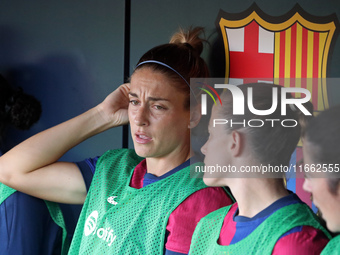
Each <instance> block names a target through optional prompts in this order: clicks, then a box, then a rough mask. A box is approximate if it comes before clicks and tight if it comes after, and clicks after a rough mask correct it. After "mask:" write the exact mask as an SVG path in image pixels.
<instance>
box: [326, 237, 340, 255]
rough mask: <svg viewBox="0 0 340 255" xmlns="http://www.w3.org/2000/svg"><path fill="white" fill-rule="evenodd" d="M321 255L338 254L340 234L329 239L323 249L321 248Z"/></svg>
mask: <svg viewBox="0 0 340 255" xmlns="http://www.w3.org/2000/svg"><path fill="white" fill-rule="evenodd" d="M321 255H340V235H338V236H335V237H334V238H333V239H332V240H330V241H329V243H328V244H327V246H326V247H325V249H323V250H322V252H321Z"/></svg>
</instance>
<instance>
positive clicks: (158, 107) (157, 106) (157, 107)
mask: <svg viewBox="0 0 340 255" xmlns="http://www.w3.org/2000/svg"><path fill="white" fill-rule="evenodd" d="M153 108H154V109H156V110H165V109H166V108H165V107H163V106H160V105H154V106H153Z"/></svg>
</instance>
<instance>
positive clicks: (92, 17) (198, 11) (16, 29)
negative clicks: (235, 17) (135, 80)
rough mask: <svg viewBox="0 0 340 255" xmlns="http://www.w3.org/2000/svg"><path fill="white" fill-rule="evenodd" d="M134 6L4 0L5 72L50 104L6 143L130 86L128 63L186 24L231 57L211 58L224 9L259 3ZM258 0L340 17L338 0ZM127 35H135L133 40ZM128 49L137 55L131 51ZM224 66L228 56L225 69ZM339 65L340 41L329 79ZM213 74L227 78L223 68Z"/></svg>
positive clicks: (117, 1) (1, 66)
mask: <svg viewBox="0 0 340 255" xmlns="http://www.w3.org/2000/svg"><path fill="white" fill-rule="evenodd" d="M126 3H129V1H123V0H114V1H113V0H100V1H93V0H81V1H80V0H72V1H70V0H30V1H27V0H1V1H0V73H1V74H3V75H4V76H5V77H6V78H7V79H8V80H9V81H10V82H11V84H12V85H13V86H20V87H22V88H23V89H24V91H25V92H27V93H30V94H32V95H34V96H35V97H36V98H38V99H39V100H40V101H41V103H42V108H43V113H42V117H41V119H40V121H39V122H38V123H37V124H36V125H34V126H33V128H31V130H29V131H25V132H23V131H17V130H14V129H13V128H9V130H8V133H7V136H6V137H7V141H6V143H5V147H6V148H10V147H12V146H13V145H15V144H16V143H18V142H20V141H22V140H23V139H25V138H27V137H29V136H31V135H32V134H35V133H37V132H39V131H41V130H44V129H46V128H49V127H51V126H54V125H56V124H58V123H60V122H63V121H65V120H67V119H69V118H72V117H74V116H76V115H78V114H80V113H82V112H84V111H86V110H87V109H89V108H91V107H93V106H95V105H97V104H98V103H100V102H101V101H102V100H103V99H104V98H105V97H106V95H107V94H109V93H110V92H111V91H113V90H114V89H115V88H116V87H118V86H119V85H120V84H121V83H123V81H124V64H127V67H128V68H127V70H125V73H131V72H132V70H133V68H134V66H135V64H136V62H137V61H138V59H139V57H141V55H142V54H143V53H144V52H145V51H147V50H149V49H150V48H152V47H153V46H156V45H158V44H162V43H166V42H168V41H169V39H170V37H171V35H172V34H173V33H174V32H175V31H176V30H177V28H178V27H179V26H182V27H184V28H186V27H189V26H190V25H194V26H203V27H205V28H206V37H207V38H208V40H209V42H210V43H211V45H210V46H208V47H207V48H206V50H205V51H204V54H203V56H204V58H205V59H206V60H207V61H208V62H209V63H210V67H212V65H211V59H212V57H214V58H215V59H216V58H217V59H219V58H220V57H221V56H222V59H224V51H221V52H220V53H219V54H221V56H218V55H217V56H216V55H214V56H211V54H212V52H213V51H212V48H213V47H214V42H215V40H216V38H217V35H218V33H217V32H216V27H215V21H216V18H217V15H218V13H219V10H220V9H222V10H224V11H227V12H231V13H239V12H243V11H245V10H246V9H248V8H249V7H250V6H251V5H252V4H253V3H254V1H248V0H239V1H235V0H224V1H219V0H214V1H203V0H195V1H193V0H189V1H184V0H171V1H170V0H163V1H159V0H147V1H138V0H132V1H131V5H130V7H131V11H129V8H127V9H126V8H125V7H126ZM255 3H256V4H257V5H258V7H259V8H260V9H261V10H262V11H264V12H265V13H267V14H269V15H272V16H280V15H283V14H285V13H287V12H288V11H289V10H291V9H292V8H293V7H294V6H295V5H296V4H297V3H298V4H299V5H300V6H301V7H302V8H303V9H304V10H305V11H306V12H308V13H309V14H311V15H315V16H327V15H331V14H333V13H335V14H336V15H337V16H338V18H339V17H340V1H338V0H323V1H321V0H301V1H293V0H284V1H281V0H280V1H279V0H276V1H273V0H258V1H255ZM128 6H129V5H128ZM126 11H127V14H126ZM126 20H127V21H130V22H131V26H130V28H131V29H130V32H129V30H127V29H125V25H126V23H125V22H126ZM126 35H128V36H130V39H131V41H130V43H128V41H126V37H125V36H126ZM124 46H125V47H124ZM124 50H127V52H128V53H129V54H130V57H129V55H124ZM214 54H216V53H214ZM124 56H125V57H124ZM124 58H125V60H124ZM223 65H224V63H223V61H222V63H221V64H220V65H218V66H222V67H223ZM215 66H216V63H215ZM339 66H340V40H339V39H338V40H337V41H336V44H335V48H334V51H333V55H332V56H331V61H330V62H329V68H328V73H327V76H328V77H333V78H334V77H339V76H340V70H339ZM223 68H224V67H223ZM223 68H222V69H221V70H224V69H223ZM212 74H213V75H219V73H218V69H216V67H214V68H213V70H212ZM329 90H330V91H329V93H328V94H329V95H331V97H332V98H331V102H333V104H334V103H336V102H340V87H339V86H337V85H333V86H331V87H329ZM122 137H123V135H122V128H115V129H112V130H110V131H107V132H105V133H103V134H100V135H98V136H96V137H93V138H91V139H89V140H88V141H86V142H84V143H82V144H81V145H79V146H77V147H76V148H74V149H72V150H71V151H69V152H68V153H67V154H66V155H65V156H64V157H63V160H72V161H78V160H82V159H84V158H86V157H93V156H97V155H101V154H102V153H103V152H104V151H106V150H108V149H113V148H121V147H122ZM129 140H130V141H129V144H130V147H132V143H131V139H129ZM6 148H4V150H6Z"/></svg>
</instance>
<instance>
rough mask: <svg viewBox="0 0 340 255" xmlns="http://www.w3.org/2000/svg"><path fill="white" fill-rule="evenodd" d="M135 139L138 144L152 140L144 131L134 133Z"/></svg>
mask: <svg viewBox="0 0 340 255" xmlns="http://www.w3.org/2000/svg"><path fill="white" fill-rule="evenodd" d="M135 138H136V139H135V141H136V142H137V143H140V144H147V143H149V142H151V141H152V138H151V137H149V136H147V135H146V134H144V133H138V132H137V133H136V134H135Z"/></svg>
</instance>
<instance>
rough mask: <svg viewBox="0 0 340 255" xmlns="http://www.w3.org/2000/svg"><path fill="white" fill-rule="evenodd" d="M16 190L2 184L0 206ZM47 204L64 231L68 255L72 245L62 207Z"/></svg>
mask: <svg viewBox="0 0 340 255" xmlns="http://www.w3.org/2000/svg"><path fill="white" fill-rule="evenodd" d="M15 192H16V190H15V189H12V188H10V187H8V186H6V185H5V184H3V183H0V205H1V204H2V203H3V202H4V201H5V200H6V199H7V198H8V197H9V196H10V195H12V194H13V193H15ZM45 204H46V206H47V208H48V211H49V212H50V216H51V218H52V219H53V221H54V223H55V224H57V225H58V226H59V227H61V228H62V230H63V240H62V252H61V254H62V255H66V254H67V253H68V249H69V247H70V243H69V241H68V239H67V230H66V225H65V221H64V217H63V214H62V212H61V210H60V207H59V205H58V204H57V203H54V202H50V201H45Z"/></svg>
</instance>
